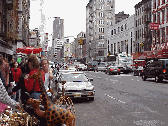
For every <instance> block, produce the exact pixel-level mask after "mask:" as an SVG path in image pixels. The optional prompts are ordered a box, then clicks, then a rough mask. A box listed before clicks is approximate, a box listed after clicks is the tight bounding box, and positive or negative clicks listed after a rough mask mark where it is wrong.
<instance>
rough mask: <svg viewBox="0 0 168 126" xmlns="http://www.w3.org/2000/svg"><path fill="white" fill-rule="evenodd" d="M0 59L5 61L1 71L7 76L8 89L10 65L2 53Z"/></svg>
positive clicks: (7, 84) (6, 86)
mask: <svg viewBox="0 0 168 126" xmlns="http://www.w3.org/2000/svg"><path fill="white" fill-rule="evenodd" d="M0 59H2V62H3V64H2V67H1V72H2V74H3V77H4V78H5V84H6V85H5V88H6V90H7V91H8V86H9V71H10V67H9V63H7V62H5V60H4V59H3V56H2V55H1V54H0Z"/></svg>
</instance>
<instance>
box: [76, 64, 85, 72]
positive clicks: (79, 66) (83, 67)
mask: <svg viewBox="0 0 168 126" xmlns="http://www.w3.org/2000/svg"><path fill="white" fill-rule="evenodd" d="M77 70H78V71H81V70H82V71H84V70H87V66H86V65H85V64H79V65H78V67H77Z"/></svg>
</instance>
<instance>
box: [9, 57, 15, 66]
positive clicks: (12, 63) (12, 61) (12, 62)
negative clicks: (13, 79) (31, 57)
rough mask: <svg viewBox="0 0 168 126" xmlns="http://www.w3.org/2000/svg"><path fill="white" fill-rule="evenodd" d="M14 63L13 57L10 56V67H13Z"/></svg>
mask: <svg viewBox="0 0 168 126" xmlns="http://www.w3.org/2000/svg"><path fill="white" fill-rule="evenodd" d="M14 63H15V59H14V58H12V60H11V62H10V67H11V68H13V67H14Z"/></svg>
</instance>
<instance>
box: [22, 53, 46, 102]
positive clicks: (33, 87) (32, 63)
mask: <svg viewBox="0 0 168 126" xmlns="http://www.w3.org/2000/svg"><path fill="white" fill-rule="evenodd" d="M28 67H29V69H30V73H29V74H26V75H25V77H24V82H25V88H26V90H27V91H28V92H29V93H30V95H31V98H34V99H40V97H39V96H40V95H41V92H40V85H39V82H38V81H37V80H35V79H32V78H30V77H29V76H31V75H33V74H35V73H37V72H38V71H39V70H40V64H39V62H38V59H37V57H36V56H35V55H30V56H29V59H28ZM42 75H43V76H42V80H43V82H44V78H45V76H44V72H43V71H42Z"/></svg>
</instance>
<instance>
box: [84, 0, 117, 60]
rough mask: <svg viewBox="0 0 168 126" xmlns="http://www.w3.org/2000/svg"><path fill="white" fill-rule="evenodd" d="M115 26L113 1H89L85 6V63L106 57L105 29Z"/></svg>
mask: <svg viewBox="0 0 168 126" xmlns="http://www.w3.org/2000/svg"><path fill="white" fill-rule="evenodd" d="M114 24H115V0H107V1H106V0H90V1H89V3H88V4H87V6H86V53H87V61H92V60H99V59H103V58H104V57H105V56H106V55H107V53H108V52H107V29H108V27H109V26H112V25H114Z"/></svg>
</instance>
